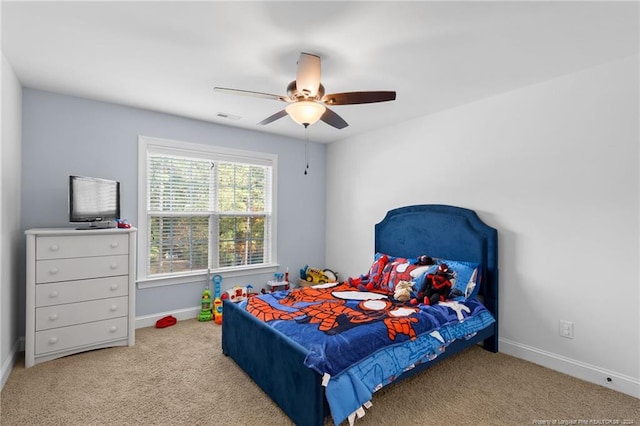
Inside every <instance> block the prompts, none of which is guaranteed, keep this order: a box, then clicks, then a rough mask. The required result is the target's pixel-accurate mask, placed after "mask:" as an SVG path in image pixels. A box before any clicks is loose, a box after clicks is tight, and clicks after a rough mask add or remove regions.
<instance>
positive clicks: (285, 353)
mask: <svg viewBox="0 0 640 426" xmlns="http://www.w3.org/2000/svg"><path fill="white" fill-rule="evenodd" d="M374 253H375V255H376V256H375V257H374V259H378V258H379V257H380V256H381V254H384V255H386V256H389V257H391V259H403V260H406V259H410V260H409V261H408V262H414V261H415V259H416V256H418V255H428V256H429V257H432V258H434V259H438V260H445V261H447V262H450V261H453V262H454V263H455V262H459V263H460V264H462V265H466V264H467V263H468V264H469V265H475V266H476V269H474V271H475V272H474V275H473V280H475V283H476V285H475V288H474V286H467V287H466V288H467V290H469V289H471V290H474V291H468V292H467V293H465V294H464V295H462V296H460V297H458V298H456V299H455V300H456V301H454V302H452V301H449V300H447V301H446V302H445V303H438V304H435V305H433V306H426V305H425V304H423V303H422V301H421V300H422V299H420V300H418V301H416V300H414V301H413V304H411V302H405V303H406V304H407V306H408V307H402V306H400V305H399V302H396V301H394V299H393V297H392V296H391V295H388V298H387V299H384V300H383V301H382V302H384V303H386V305H384V306H385V307H384V311H385V313H384V314H383V317H384V318H385V320H384V321H382V320H381V321H377V322H375V326H376V327H378V329H377V331H380V328H382V329H383V330H387V334H388V337H389V339H391V340H393V341H392V342H391V344H390V346H389V348H384V349H379V348H372V349H370V352H369V355H368V356H366V357H365V358H362V359H359V360H358V361H357V362H356V361H354V360H347V361H345V362H346V363H347V364H348V367H346V368H344V369H342V370H340V369H341V368H343V367H344V366H343V367H339V368H338V367H336V368H338V370H339V371H337V370H336V369H334V370H333V371H331V367H332V366H333V364H332V362H334V361H335V360H336V359H338V360H342V359H343V358H345V357H346V355H345V354H349V353H351V350H342V352H340V353H341V355H340V357H334V358H333V359H331V360H329V361H327V360H325V359H322V360H317V359H315V358H317V353H316V348H317V347H319V346H322V347H323V348H326V347H327V346H328V342H329V340H322V342H321V343H319V344H316V343H308V342H307V341H305V340H304V339H303V340H301V337H300V335H297V334H290V335H288V334H286V333H289V327H293V324H294V323H304V324H303V325H304V326H306V327H308V328H307V330H308V329H310V328H315V329H317V328H321V327H322V326H323V325H324V323H320V324H318V321H316V322H315V324H313V323H314V320H313V318H312V319H311V321H310V320H309V319H308V318H307V315H306V313H305V314H303V313H302V311H301V310H300V309H301V306H304V308H305V309H306V310H307V311H309V310H310V309H312V308H309V306H310V304H308V303H302V302H308V301H309V299H308V297H310V294H312V293H314V292H315V294H318V295H319V296H320V297H321V298H331V297H333V296H331V295H330V294H333V295H338V293H340V294H345V293H351V292H350V291H348V290H349V289H348V288H347V286H348V285H349V284H353V283H347V282H345V283H342V284H339V285H338V286H336V287H335V288H326V289H325V288H322V287H321V288H319V289H315V290H314V289H313V288H312V289H311V290H310V291H311V293H308V294H307V293H303V292H302V289H294V290H292V291H287V292H276V293H274V295H273V296H269V297H266V298H264V299H261V300H256V301H255V302H251V304H250V303H247V302H245V303H244V304H234V303H231V302H227V301H225V303H224V307H223V312H224V315H223V322H222V350H223V353H224V354H225V355H227V356H230V357H231V358H232V359H233V360H234V361H235V362H236V363H237V365H238V366H240V368H242V369H243V370H244V371H245V372H246V373H247V375H248V376H249V377H251V379H252V380H253V381H254V382H255V383H256V384H258V385H259V386H260V387H261V388H262V389H263V390H264V392H265V393H267V395H269V397H270V398H271V399H272V400H273V401H274V402H275V403H276V404H277V405H278V406H279V407H280V408H281V409H282V410H283V411H284V413H285V414H286V415H287V416H289V418H290V419H291V420H292V421H293V422H294V423H295V424H296V425H299V426H320V425H323V424H324V422H325V418H326V417H327V416H329V415H331V416H332V417H333V421H334V423H335V424H336V425H337V424H340V423H341V422H343V421H344V420H346V419H348V421H349V423H353V421H354V419H355V418H357V417H359V416H361V415H363V412H364V408H368V407H369V406H370V398H371V395H372V394H373V393H374V392H375V391H376V390H378V389H379V388H380V387H382V386H385V385H387V384H390V383H398V382H400V381H402V380H404V379H405V378H407V377H410V376H412V375H414V374H418V373H420V372H421V371H423V370H424V369H426V368H429V367H431V366H433V365H435V364H436V363H438V362H440V361H442V360H444V359H446V358H448V357H451V356H452V355H455V354H457V353H459V352H461V351H463V350H464V349H466V348H468V347H470V346H472V345H476V344H482V345H483V346H484V348H485V349H486V350H488V351H492V352H497V351H498V239H497V231H496V229H494V228H492V227H490V226H488V225H486V224H485V223H484V222H483V221H482V220H480V218H479V217H478V216H477V214H476V213H475V212H474V211H472V210H468V209H465V208H461V207H455V206H446V205H413V206H406V207H400V208H396V209H393V210H390V211H389V212H387V214H386V216H385V217H384V219H383V220H382V221H381V222H379V223H378V224H376V225H375V247H374ZM398 262H399V261H396V262H395V264H398ZM374 263H375V262H374ZM387 264H388V262H387ZM372 267H373V265H372ZM369 272H371V271H369ZM427 272H430V273H431V276H432V277H433V276H434V273H433V272H434V270H433V269H429V271H426V272H425V274H424V275H421V276H420V280H422V279H423V277H424V276H426V274H427ZM476 272H477V277H476V275H475V273H476ZM360 278H364V279H365V280H364V281H363V282H367V278H369V274H363V276H362V277H360ZM460 281H462V280H460ZM471 281H472V280H471V279H470V280H469V283H470V282H471ZM455 282H456V285H457V284H458V282H457V281H455ZM368 284H369V283H367V286H366V287H367V288H364V289H363V288H362V287H363V286H362V285H359V286H358V287H359V288H358V290H359V291H365V290H370V291H369V294H371V293H372V292H373V293H383V294H384V292H380V291H378V290H379V289H377V288H373V289H372V288H371V287H370V286H369V285H368ZM396 284H397V283H396ZM464 284H465V285H466V281H464ZM336 290H338V291H336ZM353 290H356V287H353ZM387 290H388V289H387ZM457 294H458V295H459V294H460V293H457ZM414 295H415V293H414ZM420 295H421V294H420ZM265 296H268V295H265ZM261 297H262V296H261ZM350 297H351V296H349V297H347V298H350ZM363 297H364V298H366V297H367V296H363ZM292 298H294V299H295V302H296V303H295V304H293V303H292V302H291V301H292ZM252 299H253V298H252ZM284 301H288V302H289V303H288V304H287V306H285V307H284V308H281V307H280V305H278V304H279V303H284ZM329 302H335V300H329ZM378 302H379V301H378ZM382 302H379V303H382ZM425 302H426V300H425ZM363 303H369V302H368V301H367V302H364V301H361V302H357V301H356V302H354V301H352V300H348V301H341V302H340V303H339V305H340V306H339V307H338V308H339V309H340V310H348V312H355V313H356V314H354V315H355V316H356V317H358V316H359V315H360V316H365V314H363V313H362V312H364V311H367V309H368V308H366V307H363ZM416 303H417V304H416ZM324 304H328V303H324ZM294 305H295V306H294ZM311 305H312V306H318V304H315V305H314V304H311ZM454 305H455V306H454ZM261 306H266V309H267V310H269V309H270V310H271V311H272V312H278V313H281V315H280V316H279V317H277V318H273V317H272V316H269V318H260V319H259V317H260V315H256V312H255V311H256V307H258V308H260V307H261ZM336 306H337V305H332V308H333V309H336ZM411 306H413V308H414V309H415V311H416V312H417V313H415V314H414V313H411V315H410V316H408V317H405V318H402V319H395V318H394V319H393V320H391V319H389V318H391V314H390V313H389V312H391V311H393V312H396V311H399V310H405V311H406V310H410V309H412V308H411ZM274 307H275V308H274ZM361 307H363V308H361ZM449 308H452V309H449ZM281 309H287V310H285V311H284V313H282V312H281ZM296 309H298V310H296ZM313 309H315V308H313ZM376 309H377V308H376ZM435 311H438V312H435ZM445 311H446V312H448V313H447V314H445ZM470 311H472V312H473V313H474V314H475V313H476V312H477V313H478V315H477V317H476V316H473V317H471V314H469V313H468V312H470ZM250 312H251V313H250ZM305 312H306V311H305ZM367 312H368V311H367ZM434 312H435V313H434ZM287 314H290V315H289V316H288V317H287ZM441 314H442V315H441ZM348 315H351V316H350V318H351V319H353V317H354V315H352V314H350V313H348V314H347V315H344V314H343V315H342V316H341V318H342V319H343V320H344V318H345V316H348ZM376 315H378V317H379V316H380V315H381V314H379V313H377V314H376ZM423 316H424V317H428V318H430V319H433V318H439V321H441V323H442V324H441V325H442V327H441V328H438V329H433V330H429V329H428V327H429V326H427V328H425V329H421V331H418V332H417V335H416V332H414V331H413V330H414V329H416V330H417V327H418V325H419V324H421V323H422V319H420V320H418V319H413V318H414V317H416V318H418V317H420V318H422V317H423ZM454 316H457V317H458V320H461V321H459V322H458V321H455V318H454V319H453V320H450V319H451V318H453V317H454ZM489 317H490V318H489ZM301 318H302V319H301ZM265 319H266V320H267V321H263V320H265ZM392 321H398V322H397V324H396V326H395V327H397V328H396V331H393V332H392V327H391V325H390V323H391V322H392ZM400 321H402V322H403V323H400ZM410 321H413V322H411V323H410ZM351 322H357V321H356V320H353V321H346V322H345V321H342V322H340V321H335V323H336V324H337V325H336V324H334V323H333V322H332V323H331V326H335V327H337V329H338V331H337V332H336V331H335V330H331V331H330V332H327V331H326V330H325V333H324V335H322V336H321V338H322V339H339V340H346V341H348V340H350V339H347V338H346V337H344V336H346V335H347V333H357V332H358V331H357V330H365V329H364V328H362V329H360V328H359V327H356V326H354V325H353V324H351ZM362 322H369V317H367V318H366V320H363V321H362ZM347 323H348V324H347ZM367 326H369V325H367ZM371 326H372V327H373V326H374V324H373V322H372V324H371ZM462 326H464V327H469V328H468V329H463V330H461V332H462V334H457V335H453V334H452V333H453V331H452V330H458V329H460V328H461V327H462ZM407 327H409V329H407ZM412 327H413V328H412ZM464 327H462V328H464ZM326 328H329V327H326ZM345 330H346V331H345ZM403 330H404V331H403ZM407 330H408V331H407ZM425 330H426V331H425ZM343 331H344V332H343ZM377 331H376V333H377ZM315 332H316V331H315V330H314V333H315ZM305 333H306V332H305ZM371 333H372V334H371V336H373V335H374V334H373V333H374V332H373V331H372V332H371ZM303 334H304V333H303ZM328 334H330V336H327V337H325V335H328ZM443 335H444V336H445V337H443ZM354 336H356V335H355V334H354ZM309 339H310V340H312V337H309ZM369 340H375V339H374V338H373V337H372V338H371V339H369ZM438 342H440V343H441V344H438ZM418 343H419V344H420V345H426V346H412V347H411V349H407V348H408V347H409V345H416V344H418ZM359 345H360V346H362V342H360V344H359ZM365 346H366V345H365ZM416 347H417V348H420V350H423V348H426V349H424V350H425V351H426V352H425V353H416V349H415V348H416ZM353 350H355V348H354V349H353ZM322 351H324V349H323V350H322ZM322 351H321V352H322ZM327 352H328V349H327ZM391 352H393V353H394V355H393V356H396V355H395V353H400V354H401V355H400V357H401V360H402V362H409V364H408V365H397V366H396V365H395V364H399V363H401V362H400V361H399V360H398V359H397V358H385V357H387V356H392V355H391ZM427 352H428V353H427ZM407 354H410V355H407ZM379 355H384V357H382V358H379V360H372V359H373V358H374V357H375V356H379ZM314 359H315V361H314ZM387 359H389V360H390V361H385V360H387ZM384 362H387V364H384ZM376 363H377V364H376ZM380 363H382V364H380ZM327 370H328V371H331V373H332V374H329V373H328V372H326V371H327ZM354 370H358V371H362V370H367V372H368V374H373V373H371V372H375V374H373V376H374V377H373V378H370V377H365V378H362V379H361V378H360V377H357V378H352V376H353V377H356V374H355V372H354ZM323 371H325V372H324V374H322V373H323ZM350 380H351V381H353V383H352V382H349V383H347V384H346V387H345V386H344V385H345V383H344V382H345V381H350ZM372 380H373V381H377V382H379V383H377V385H376V386H372V385H371V384H372V383H373V382H372ZM347 388H348V389H349V390H348V392H351V393H353V394H354V395H353V398H354V399H357V400H355V401H351V396H350V395H349V396H345V395H343V394H342V393H340V392H342V391H343V390H345V389H347ZM352 389H355V390H352ZM336 392H338V393H336ZM345 401H346V402H345ZM343 403H344V404H343ZM342 405H344V406H342ZM345 413H349V415H348V416H347V415H346V414H345Z"/></svg>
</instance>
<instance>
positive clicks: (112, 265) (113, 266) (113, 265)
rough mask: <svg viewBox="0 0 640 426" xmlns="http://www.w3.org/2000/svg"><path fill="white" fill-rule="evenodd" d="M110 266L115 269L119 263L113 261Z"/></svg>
mask: <svg viewBox="0 0 640 426" xmlns="http://www.w3.org/2000/svg"><path fill="white" fill-rule="evenodd" d="M109 267H110V268H111V269H112V270H115V269H118V264H117V263H112V264H111V265H110V266H109Z"/></svg>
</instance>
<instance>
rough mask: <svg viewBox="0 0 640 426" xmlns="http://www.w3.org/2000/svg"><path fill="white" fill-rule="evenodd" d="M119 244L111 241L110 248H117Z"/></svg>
mask: <svg viewBox="0 0 640 426" xmlns="http://www.w3.org/2000/svg"><path fill="white" fill-rule="evenodd" d="M119 245H120V243H111V248H117V247H118V246H119Z"/></svg>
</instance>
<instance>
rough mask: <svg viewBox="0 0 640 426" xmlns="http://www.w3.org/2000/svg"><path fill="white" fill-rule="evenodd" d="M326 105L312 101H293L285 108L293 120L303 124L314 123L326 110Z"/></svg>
mask: <svg viewBox="0 0 640 426" xmlns="http://www.w3.org/2000/svg"><path fill="white" fill-rule="evenodd" d="M326 109H327V108H326V107H325V106H324V105H322V104H320V103H317V102H313V101H298V102H293V103H291V104H289V105H287V107H286V108H285V110H286V111H287V114H289V117H291V119H292V120H293V121H295V122H296V123H298V124H302V125H303V126H309V125H311V124H314V123H315V122H317V121H318V120H320V117H322V114H324V112H325V111H326Z"/></svg>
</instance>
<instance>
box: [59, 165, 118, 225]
mask: <svg viewBox="0 0 640 426" xmlns="http://www.w3.org/2000/svg"><path fill="white" fill-rule="evenodd" d="M118 218H120V182H117V181H115V180H109V179H101V178H94V177H85V176H69V221H70V222H91V226H92V227H108V226H109V222H113V221H115V220H116V219H118Z"/></svg>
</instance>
